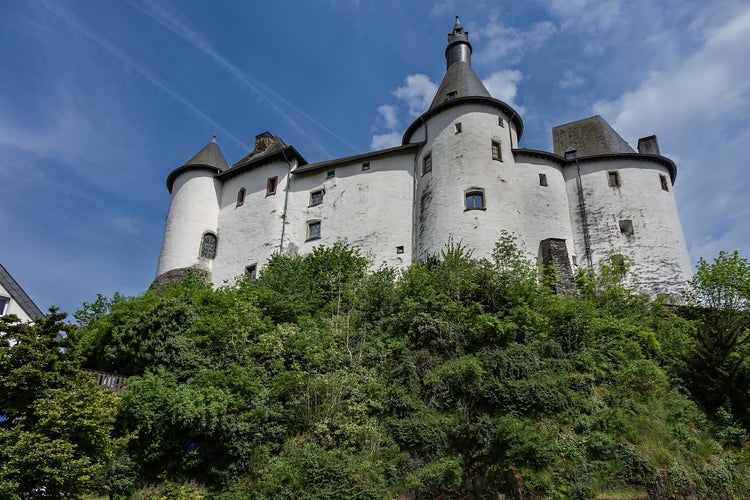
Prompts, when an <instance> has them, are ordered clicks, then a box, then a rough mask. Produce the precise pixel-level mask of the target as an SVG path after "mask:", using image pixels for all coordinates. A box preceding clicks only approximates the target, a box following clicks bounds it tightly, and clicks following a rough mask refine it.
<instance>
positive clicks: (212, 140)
mask: <svg viewBox="0 0 750 500" xmlns="http://www.w3.org/2000/svg"><path fill="white" fill-rule="evenodd" d="M211 142H213V143H214V144H216V134H214V135H213V137H212V138H211Z"/></svg>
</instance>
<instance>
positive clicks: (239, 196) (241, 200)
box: [235, 187, 245, 207]
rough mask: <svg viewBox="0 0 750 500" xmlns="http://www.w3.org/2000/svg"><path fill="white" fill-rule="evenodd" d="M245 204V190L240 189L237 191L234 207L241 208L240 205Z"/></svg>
mask: <svg viewBox="0 0 750 500" xmlns="http://www.w3.org/2000/svg"><path fill="white" fill-rule="evenodd" d="M243 203H245V188H244V187H241V188H240V190H239V191H237V205H235V206H238V207H239V206H242V204H243Z"/></svg>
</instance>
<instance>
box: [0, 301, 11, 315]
mask: <svg viewBox="0 0 750 500" xmlns="http://www.w3.org/2000/svg"><path fill="white" fill-rule="evenodd" d="M9 304H10V299H9V298H8V297H0V316H2V315H4V314H5V313H7V312H8V305H9Z"/></svg>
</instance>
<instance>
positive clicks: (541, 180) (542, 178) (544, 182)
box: [539, 173, 549, 187]
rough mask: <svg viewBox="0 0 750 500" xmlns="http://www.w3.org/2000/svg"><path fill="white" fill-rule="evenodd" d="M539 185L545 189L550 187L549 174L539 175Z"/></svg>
mask: <svg viewBox="0 0 750 500" xmlns="http://www.w3.org/2000/svg"><path fill="white" fill-rule="evenodd" d="M539 185H540V186H544V187H547V186H549V183H548V182H547V174H543V173H539Z"/></svg>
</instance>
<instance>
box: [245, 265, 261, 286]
mask: <svg viewBox="0 0 750 500" xmlns="http://www.w3.org/2000/svg"><path fill="white" fill-rule="evenodd" d="M245 276H246V277H247V279H249V280H250V281H255V280H256V279H258V263H257V262H253V263H252V264H249V265H247V266H245Z"/></svg>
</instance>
